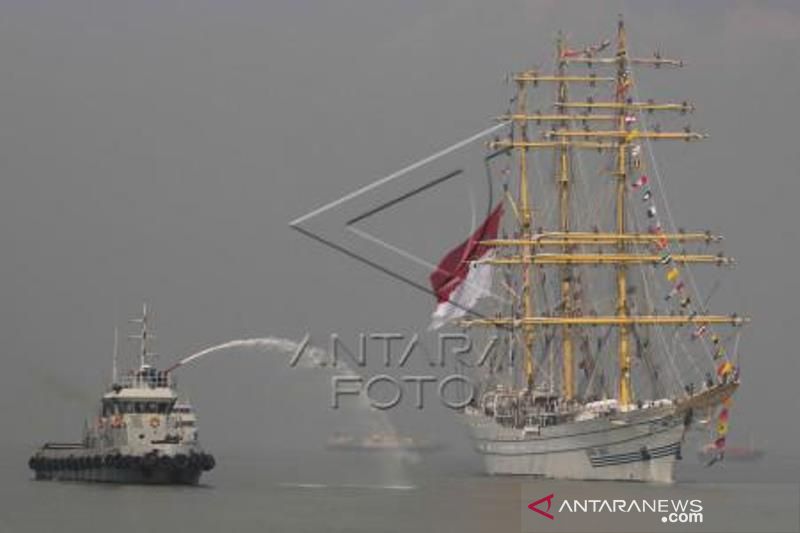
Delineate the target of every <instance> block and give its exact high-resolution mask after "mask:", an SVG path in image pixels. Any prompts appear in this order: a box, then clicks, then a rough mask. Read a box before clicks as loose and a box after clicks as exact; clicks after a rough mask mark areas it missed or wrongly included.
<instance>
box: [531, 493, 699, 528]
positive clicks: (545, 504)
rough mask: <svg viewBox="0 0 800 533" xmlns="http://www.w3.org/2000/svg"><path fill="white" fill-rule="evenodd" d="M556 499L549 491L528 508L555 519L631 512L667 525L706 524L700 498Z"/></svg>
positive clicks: (544, 516) (547, 517)
mask: <svg viewBox="0 0 800 533" xmlns="http://www.w3.org/2000/svg"><path fill="white" fill-rule="evenodd" d="M554 500H555V494H548V495H547V496H545V497H543V498H539V499H538V500H535V501H532V502H531V503H529V504H528V509H530V510H531V511H533V512H535V513H537V514H539V515H540V516H542V517H543V518H546V519H549V520H556V518H557V517H558V516H559V515H561V514H566V513H570V514H578V513H585V514H589V513H621V514H626V513H630V514H639V515H644V514H654V515H658V516H660V517H661V518H660V520H661V522H662V523H664V524H702V523H703V501H702V500H700V499H697V498H694V499H671V498H670V499H667V498H662V499H645V498H642V499H623V498H618V499H564V500H562V501H561V502H560V503H558V502H557V501H554ZM551 509H552V512H551ZM552 513H555V514H552Z"/></svg>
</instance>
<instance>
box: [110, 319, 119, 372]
mask: <svg viewBox="0 0 800 533" xmlns="http://www.w3.org/2000/svg"><path fill="white" fill-rule="evenodd" d="M118 350H119V328H117V327H116V326H115V327H114V354H113V356H112V359H111V383H117V375H118V373H117V355H118Z"/></svg>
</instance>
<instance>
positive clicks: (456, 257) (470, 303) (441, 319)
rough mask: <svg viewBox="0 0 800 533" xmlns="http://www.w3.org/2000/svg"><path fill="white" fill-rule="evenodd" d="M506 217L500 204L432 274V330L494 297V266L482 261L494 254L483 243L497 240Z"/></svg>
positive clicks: (450, 252)
mask: <svg viewBox="0 0 800 533" xmlns="http://www.w3.org/2000/svg"><path fill="white" fill-rule="evenodd" d="M502 217H503V204H502V203H500V204H499V205H498V206H497V207H495V208H494V210H493V211H492V213H491V214H490V215H489V217H488V218H487V219H486V220H485V221H484V222H483V224H481V225H480V227H479V228H478V229H477V230H475V233H473V234H472V235H471V236H470V237H469V238H468V239H467V240H466V241H464V242H462V243H461V244H459V245H458V246H457V247H456V248H453V249H452V250H450V251H449V252H447V255H445V256H444V258H442V260H441V261H440V262H439V265H438V266H437V267H436V270H435V271H434V272H433V273H432V274H431V276H430V281H431V288H432V289H433V292H434V294H435V295H436V302H437V305H436V309H435V310H434V312H433V315H432V316H431V319H432V320H431V325H430V328H429V329H439V328H440V327H442V326H443V325H444V324H445V323H447V322H449V321H450V320H453V319H454V318H459V317H462V316H464V315H465V314H466V313H467V311H469V310H470V309H472V308H473V307H474V306H475V304H476V303H478V300H479V299H481V298H483V297H484V296H488V295H489V294H490V288H491V285H492V265H491V264H490V263H486V262H481V261H482V260H485V259H490V258H491V257H492V256H493V255H494V250H493V248H492V247H491V246H487V245H485V244H481V241H486V240H491V239H496V238H497V230H498V228H499V226H500V219H501V218H502Z"/></svg>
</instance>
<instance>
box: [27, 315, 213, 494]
mask: <svg viewBox="0 0 800 533" xmlns="http://www.w3.org/2000/svg"><path fill="white" fill-rule="evenodd" d="M136 322H137V323H140V324H141V332H140V334H139V335H137V336H136V338H138V339H140V340H141V353H140V357H139V368H138V369H136V370H132V371H130V372H128V373H126V374H125V375H123V376H117V372H116V346H115V350H114V352H115V353H114V376H113V379H112V384H111V386H110V387H109V390H108V391H107V392H106V393H105V394H103V397H102V399H101V401H100V408H99V412H98V414H97V416H96V417H95V418H94V420H93V421H92V422H91V423H87V424H86V426H85V428H84V434H83V438H82V439H81V441H80V442H48V443H46V444H44V445H43V446H42V447H41V448H40V449H39V450H37V451H36V452H35V453H34V454H33V456H32V457H31V458H30V459H29V461H28V466H29V467H30V468H31V469H32V470H33V471H34V473H35V477H36V479H37V480H57V481H94V482H113V483H148V484H188V485H194V484H197V483H198V482H199V480H200V476H201V474H202V473H203V472H204V471H208V470H211V469H212V468H214V466H215V460H214V457H213V456H212V455H211V454H209V453H206V452H205V451H203V448H202V447H201V446H200V443H199V441H198V438H197V426H196V423H197V418H196V416H195V413H194V409H193V408H192V406H191V404H189V403H188V402H179V400H178V393H177V390H176V388H175V383H174V381H173V380H172V379H171V376H170V374H169V372H164V371H159V370H158V369H156V368H155V367H154V366H153V365H152V364H150V360H151V358H152V354H150V353H149V352H148V349H147V340H148V338H149V332H148V329H147V325H148V317H147V307H146V306H145V307H144V308H143V314H142V317H141V318H140V319H137V320H136ZM115 344H116V343H115Z"/></svg>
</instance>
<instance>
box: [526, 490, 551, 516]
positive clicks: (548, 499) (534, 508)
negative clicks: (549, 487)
mask: <svg viewBox="0 0 800 533" xmlns="http://www.w3.org/2000/svg"><path fill="white" fill-rule="evenodd" d="M553 496H554V494H549V495H547V496H545V497H544V498H540V499H538V500H536V501H535V502H533V503H530V504H529V505H528V509H530V510H531V511H534V512H536V513H539V514H540V515H542V516H544V517H545V518H549V519H550V520H555V517H554V516H553V515H551V514H550V513H549V512H548V511H549V510H550V506H551V505H552V504H553ZM544 502H547V511H542V510H541V509H539V508H538V507H537V505H539V504H541V503H544Z"/></svg>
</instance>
